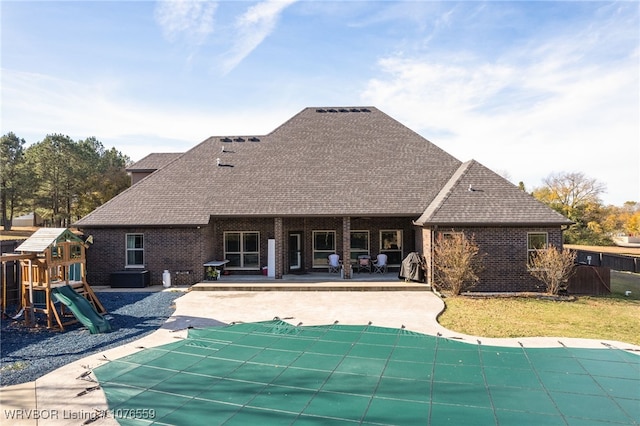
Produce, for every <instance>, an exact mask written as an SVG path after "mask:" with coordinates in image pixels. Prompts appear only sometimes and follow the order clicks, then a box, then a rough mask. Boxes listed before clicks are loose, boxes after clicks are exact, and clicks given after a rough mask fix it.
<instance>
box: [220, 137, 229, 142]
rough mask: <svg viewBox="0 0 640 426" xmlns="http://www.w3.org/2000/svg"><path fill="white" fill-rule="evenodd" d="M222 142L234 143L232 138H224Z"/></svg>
mask: <svg viewBox="0 0 640 426" xmlns="http://www.w3.org/2000/svg"><path fill="white" fill-rule="evenodd" d="M220 142H232V140H231V138H222V139H220Z"/></svg>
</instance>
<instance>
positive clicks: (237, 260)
mask: <svg viewBox="0 0 640 426" xmlns="http://www.w3.org/2000/svg"><path fill="white" fill-rule="evenodd" d="M224 258H225V259H227V260H228V261H229V263H227V265H226V266H225V268H226V269H248V270H254V269H260V232H258V231H231V232H225V233H224Z"/></svg>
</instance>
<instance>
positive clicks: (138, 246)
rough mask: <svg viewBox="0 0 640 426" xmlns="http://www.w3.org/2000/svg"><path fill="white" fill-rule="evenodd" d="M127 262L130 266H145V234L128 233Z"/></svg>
mask: <svg viewBox="0 0 640 426" xmlns="http://www.w3.org/2000/svg"><path fill="white" fill-rule="evenodd" d="M126 241H127V243H126V244H127V263H126V266H127V267H128V268H142V267H144V235H143V234H127V235H126Z"/></svg>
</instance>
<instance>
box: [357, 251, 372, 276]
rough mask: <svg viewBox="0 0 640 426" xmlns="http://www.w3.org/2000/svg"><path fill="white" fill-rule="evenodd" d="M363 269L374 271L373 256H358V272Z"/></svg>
mask: <svg viewBox="0 0 640 426" xmlns="http://www.w3.org/2000/svg"><path fill="white" fill-rule="evenodd" d="M362 271H369V273H371V272H373V271H372V269H371V256H369V255H366V254H362V255H360V256H358V273H360V272H362Z"/></svg>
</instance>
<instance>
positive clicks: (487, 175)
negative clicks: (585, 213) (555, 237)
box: [416, 160, 572, 226]
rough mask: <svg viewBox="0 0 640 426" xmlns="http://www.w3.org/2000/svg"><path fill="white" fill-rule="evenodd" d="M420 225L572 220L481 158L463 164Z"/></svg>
mask: <svg viewBox="0 0 640 426" xmlns="http://www.w3.org/2000/svg"><path fill="white" fill-rule="evenodd" d="M416 223H417V224H419V225H452V226H453V225H487V224H494V225H525V224H528V225H568V224H570V223H572V222H571V221H570V220H569V219H567V218H566V217H564V216H562V215H561V214H560V213H557V212H556V211H554V210H552V209H550V208H549V207H547V206H546V205H544V204H543V203H541V202H539V201H538V200H536V199H535V198H533V197H532V196H531V195H529V194H527V193H526V192H524V191H522V190H520V189H519V188H517V187H516V186H515V185H513V184H511V183H510V182H509V181H507V180H506V179H504V178H503V177H501V176H499V175H497V174H496V173H494V172H493V171H491V170H489V169H488V168H486V167H485V166H483V165H482V164H480V163H478V162H477V161H474V160H471V161H468V162H466V163H463V164H462V165H460V167H459V168H458V170H456V171H455V173H454V174H453V175H452V176H451V179H450V180H449V182H447V183H446V184H445V185H444V186H443V187H442V190H441V191H440V193H439V194H438V195H437V196H436V197H435V198H434V200H433V201H432V202H431V204H429V206H428V207H427V208H426V209H425V211H424V213H423V214H422V215H421V216H420V218H419V219H418V220H417V221H416Z"/></svg>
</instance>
